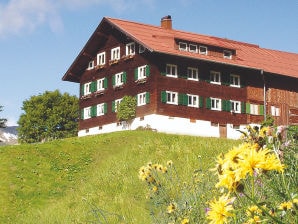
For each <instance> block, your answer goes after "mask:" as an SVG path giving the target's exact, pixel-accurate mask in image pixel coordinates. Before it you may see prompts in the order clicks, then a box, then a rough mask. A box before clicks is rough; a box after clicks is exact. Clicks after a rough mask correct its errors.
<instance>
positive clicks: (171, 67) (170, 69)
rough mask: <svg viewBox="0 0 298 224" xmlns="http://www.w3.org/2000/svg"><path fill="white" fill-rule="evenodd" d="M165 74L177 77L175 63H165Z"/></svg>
mask: <svg viewBox="0 0 298 224" xmlns="http://www.w3.org/2000/svg"><path fill="white" fill-rule="evenodd" d="M166 76H169V77H175V78H177V77H178V68H177V65H173V64H167V65H166Z"/></svg>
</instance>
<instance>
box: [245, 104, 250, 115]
mask: <svg viewBox="0 0 298 224" xmlns="http://www.w3.org/2000/svg"><path fill="white" fill-rule="evenodd" d="M245 112H246V113H247V114H250V103H246V107H245Z"/></svg>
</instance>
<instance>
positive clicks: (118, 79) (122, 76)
mask: <svg viewBox="0 0 298 224" xmlns="http://www.w3.org/2000/svg"><path fill="white" fill-rule="evenodd" d="M112 83H113V86H121V85H123V84H124V83H126V72H120V73H117V74H115V75H113V77H112Z"/></svg>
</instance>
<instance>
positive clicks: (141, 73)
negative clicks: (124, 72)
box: [137, 65, 147, 80]
mask: <svg viewBox="0 0 298 224" xmlns="http://www.w3.org/2000/svg"><path fill="white" fill-rule="evenodd" d="M146 68H147V65H142V66H139V67H138V79H137V80H141V79H145V78H147V75H146Z"/></svg>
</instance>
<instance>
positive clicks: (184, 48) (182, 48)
mask: <svg viewBox="0 0 298 224" xmlns="http://www.w3.org/2000/svg"><path fill="white" fill-rule="evenodd" d="M187 49H188V47H187V43H185V42H179V50H180V51H187Z"/></svg>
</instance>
